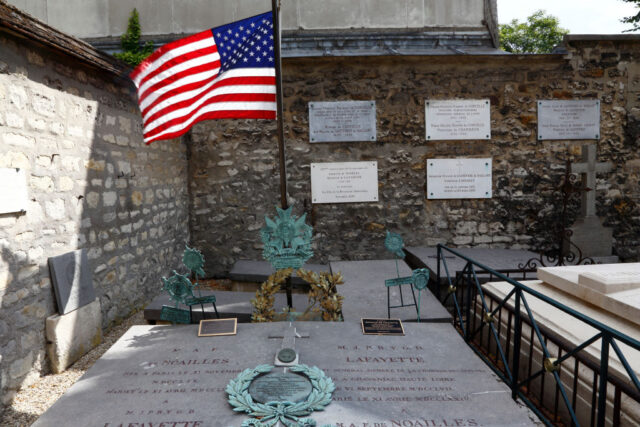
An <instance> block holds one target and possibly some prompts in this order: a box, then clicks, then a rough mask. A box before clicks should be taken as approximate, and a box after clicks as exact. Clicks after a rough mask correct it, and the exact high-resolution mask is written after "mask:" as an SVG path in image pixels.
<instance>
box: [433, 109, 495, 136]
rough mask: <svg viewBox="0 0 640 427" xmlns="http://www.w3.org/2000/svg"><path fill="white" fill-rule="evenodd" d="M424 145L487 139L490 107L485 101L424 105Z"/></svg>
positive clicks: (489, 126) (489, 127)
mask: <svg viewBox="0 0 640 427" xmlns="http://www.w3.org/2000/svg"><path fill="white" fill-rule="evenodd" d="M425 124H426V126H425V127H426V137H427V140H428V141H433V140H462V139H491V103H490V102H489V100H488V99H451V100H429V101H425Z"/></svg>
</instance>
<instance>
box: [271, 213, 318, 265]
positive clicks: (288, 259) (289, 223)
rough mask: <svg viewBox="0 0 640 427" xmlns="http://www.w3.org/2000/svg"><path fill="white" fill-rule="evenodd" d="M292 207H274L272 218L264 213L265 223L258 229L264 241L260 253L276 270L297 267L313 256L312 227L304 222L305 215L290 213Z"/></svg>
mask: <svg viewBox="0 0 640 427" xmlns="http://www.w3.org/2000/svg"><path fill="white" fill-rule="evenodd" d="M292 208H293V207H292V206H289V208H287V209H280V208H278V207H276V212H277V215H276V217H275V218H274V219H273V220H272V219H270V218H269V217H267V216H266V215H265V217H264V220H265V223H266V225H265V226H264V227H263V228H262V230H260V237H261V238H262V242H263V243H264V250H263V252H262V255H263V257H264V258H265V259H266V260H267V261H269V262H270V263H271V265H273V268H275V269H276V270H282V269H285V268H294V269H298V268H300V267H302V266H303V265H304V263H305V262H307V260H308V259H309V258H311V257H312V256H313V250H312V249H311V236H312V230H313V229H312V228H311V227H310V226H309V225H307V224H305V222H304V221H305V219H306V216H307V215H306V214H303V215H302V216H301V217H300V218H298V217H296V216H295V215H292V214H291V210H292Z"/></svg>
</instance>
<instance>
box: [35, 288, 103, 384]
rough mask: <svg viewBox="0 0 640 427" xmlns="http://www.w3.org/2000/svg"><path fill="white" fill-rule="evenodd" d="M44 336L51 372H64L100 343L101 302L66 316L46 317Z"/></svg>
mask: <svg viewBox="0 0 640 427" xmlns="http://www.w3.org/2000/svg"><path fill="white" fill-rule="evenodd" d="M46 333H47V354H48V355H49V360H50V361H51V370H52V371H53V372H54V373H60V372H63V371H64V370H65V369H67V367H68V366H70V365H71V364H72V363H73V362H75V361H76V360H78V359H79V358H81V357H82V356H84V355H85V354H86V353H87V352H88V351H89V350H91V349H92V348H94V347H95V346H97V345H98V344H100V343H101V342H102V312H101V310H100V300H98V299H96V300H94V301H93V302H92V303H90V304H87V305H85V306H83V307H80V308H79V309H77V310H75V311H72V312H70V313H67V314H62V315H53V316H50V317H47V323H46Z"/></svg>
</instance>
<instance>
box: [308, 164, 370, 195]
mask: <svg viewBox="0 0 640 427" xmlns="http://www.w3.org/2000/svg"><path fill="white" fill-rule="evenodd" d="M311 200H312V202H313V203H355V202H377V201H378V162H342V163H311Z"/></svg>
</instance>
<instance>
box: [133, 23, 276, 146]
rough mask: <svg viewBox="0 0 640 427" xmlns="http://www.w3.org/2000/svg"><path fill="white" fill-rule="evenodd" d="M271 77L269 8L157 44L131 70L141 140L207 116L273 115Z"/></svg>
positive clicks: (175, 132)
mask: <svg viewBox="0 0 640 427" xmlns="http://www.w3.org/2000/svg"><path fill="white" fill-rule="evenodd" d="M275 75H276V73H275V56H274V45H273V19H272V14H271V12H267V13H264V14H262V15H257V16H254V17H251V18H247V19H243V20H242V21H237V22H233V23H231V24H226V25H222V26H220V27H216V28H213V29H211V30H207V31H203V32H201V33H198V34H194V35H192V36H189V37H186V38H184V39H180V40H176V41H174V42H171V43H168V44H166V45H164V46H162V47H160V48H159V49H157V50H156V51H155V52H154V53H153V54H151V55H150V56H149V57H148V58H147V59H145V60H144V61H143V62H142V63H141V64H140V65H139V66H138V67H136V69H135V70H133V72H132V73H131V79H132V80H133V82H134V83H135V85H136V87H137V88H138V103H139V105H140V111H141V112H142V123H143V134H144V141H145V143H147V144H150V143H151V142H153V141H157V140H160V139H171V138H175V137H177V136H180V135H182V134H183V133H185V132H187V131H188V130H189V129H190V128H191V126H193V125H194V124H195V123H197V122H199V121H201V120H206V119H222V118H227V119H240V118H246V119H275V118H276V86H275V85H276V79H275Z"/></svg>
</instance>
